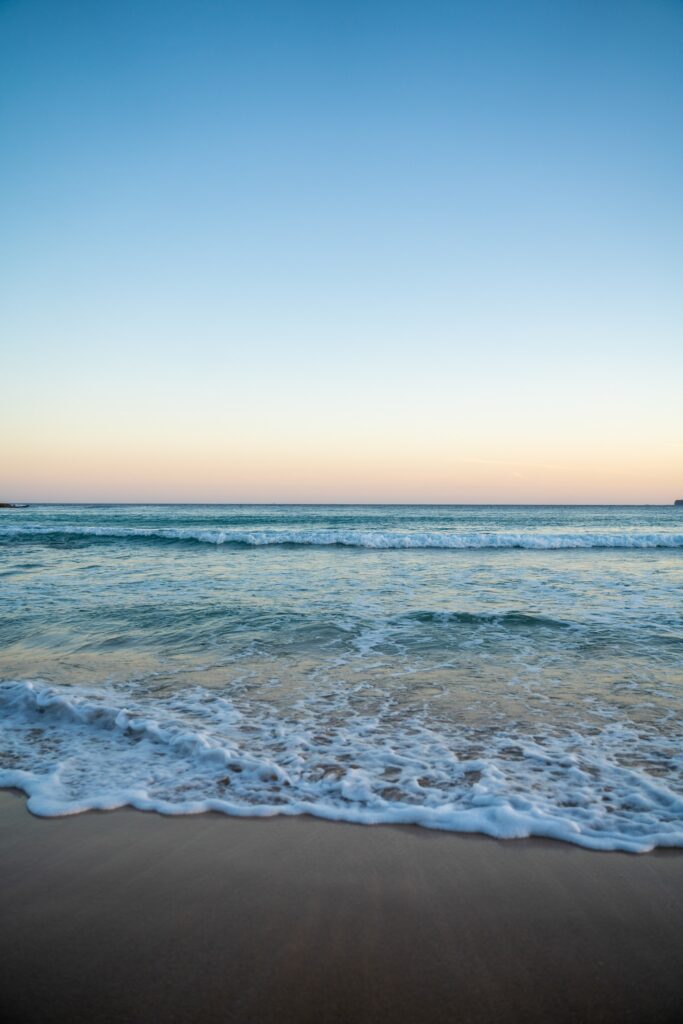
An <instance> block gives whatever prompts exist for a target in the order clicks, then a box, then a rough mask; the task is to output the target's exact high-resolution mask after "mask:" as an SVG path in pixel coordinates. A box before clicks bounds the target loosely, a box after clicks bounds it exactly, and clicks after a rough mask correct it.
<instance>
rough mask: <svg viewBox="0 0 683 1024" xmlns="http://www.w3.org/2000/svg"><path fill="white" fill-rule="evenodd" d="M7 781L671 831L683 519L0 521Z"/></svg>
mask: <svg viewBox="0 0 683 1024" xmlns="http://www.w3.org/2000/svg"><path fill="white" fill-rule="evenodd" d="M0 680H1V682H0V786H4V787H16V788H19V789H21V790H23V791H24V792H25V793H26V794H27V796H28V806H29V809H30V810H31V811H33V812H34V813H35V814H40V815H62V814H73V813H77V812H80V811H85V810H87V809H89V808H100V809H107V808H115V807H120V806H122V805H130V806H132V807H137V808H140V809H144V810H156V811H160V812H162V813H166V814H193V813H197V812H200V811H204V810H209V809H211V810H215V811H221V812H224V813H226V814H232V815H243V816H256V815H258V816H264V815H276V814H313V815H317V816H319V817H323V818H330V819H337V820H342V821H349V822H359V823H367V824H375V823H381V822H401V823H414V824H418V825H422V826H425V827H428V828H438V829H448V830H452V831H456V832H460V831H462V832H482V833H486V834H488V835H492V836H499V837H506V838H508V837H509V838H512V837H521V836H530V835H535V836H549V837H553V838H556V839H562V840H566V841H570V842H574V843H578V844H580V845H582V846H585V847H590V848H594V849H603V850H614V849H620V850H630V851H644V850H648V849H651V848H653V847H655V846H683V726H682V714H681V712H682V710H683V509H678V508H674V507H633V506H628V507H596V506H591V507H575V506H558V507H540V506H532V507H519V506H471V507H463V506H452V507H446V506H263V505H259V506H243V505H240V506H217V505H207V506H196V505H192V506H190V505H173V506H170V505H166V506H135V505H118V506H114V505H107V506H104V505H100V506H93V505H43V506H40V505H36V506H32V507H30V508H26V509H17V510H3V511H2V512H1V513H0Z"/></svg>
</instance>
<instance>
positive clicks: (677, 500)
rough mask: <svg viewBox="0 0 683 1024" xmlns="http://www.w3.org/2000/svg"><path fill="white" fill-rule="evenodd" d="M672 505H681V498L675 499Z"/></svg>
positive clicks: (682, 500)
mask: <svg viewBox="0 0 683 1024" xmlns="http://www.w3.org/2000/svg"><path fill="white" fill-rule="evenodd" d="M674 505H683V498H676V500H675V501H674Z"/></svg>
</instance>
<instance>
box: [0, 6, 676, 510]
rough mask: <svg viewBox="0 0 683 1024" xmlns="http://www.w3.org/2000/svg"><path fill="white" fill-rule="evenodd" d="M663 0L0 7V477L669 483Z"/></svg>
mask: <svg viewBox="0 0 683 1024" xmlns="http://www.w3.org/2000/svg"><path fill="white" fill-rule="evenodd" d="M682 54H683V3H682V2H680V0H586V2H582V0H573V2H569V0H567V2H563V0H517V2H514V3H513V2H511V0H481V2H480V3H472V2H471V0H468V2H458V0H450V2H443V3H442V2H434V0H414V2H401V0H391V2H386V3H385V2H381V0H376V2H375V0H363V2H354V0H343V2H335V0H328V2H320V0H316V2H294V0H290V2H286V0H281V2H278V3H264V2H260V0H249V2H243V3H231V2H229V0H223V2H218V0H159V2H153V0H116V2H115V3H114V2H112V0H109V2H103V0H79V2H77V0H59V3H55V2H54V0H0V225H2V227H1V230H0V236H1V241H0V391H1V395H0V492H1V493H0V500H29V501H39V500H45V501H157V500H158V501H176V500H177V501H240V502H241V501H247V502H248V501H265V502H270V501H274V502H278V501H293V502H297V501H302V502H305V501H340V502H357V501H370V502H385V501H386V502H416V501H424V502H603V501H604V502H635V503H638V502H654V503H658V502H663V503H667V504H668V503H670V502H671V501H672V500H673V499H674V498H675V497H683V59H682V58H681V55H682Z"/></svg>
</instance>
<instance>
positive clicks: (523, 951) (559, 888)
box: [0, 792, 683, 1024]
mask: <svg viewBox="0 0 683 1024" xmlns="http://www.w3.org/2000/svg"><path fill="white" fill-rule="evenodd" d="M0 826H1V827H0V878H1V879H2V882H1V883H0V915H1V917H2V921H3V928H2V937H1V940H0V941H1V944H2V945H1V948H0V971H1V972H2V984H1V993H2V997H1V998H2V1007H1V1008H2V1011H3V1019H5V1020H8V1021H12V1022H24V1024H33V1022H36V1024H37V1022H40V1024H52V1022H54V1024H57V1022H67V1021H88V1022H92V1024H100V1022H103V1024H104V1022H114V1021H116V1022H122V1021H125V1022H131V1024H132V1022H143V1021H144V1022H149V1021H164V1022H166V1021H168V1022H178V1024H185V1022H190V1021H196V1022H199V1021H202V1022H214V1021H215V1022H218V1021H235V1022H242V1021H244V1022H246V1021H250V1022H251V1021H254V1022H256V1021H259V1022H273V1024H275V1022H278V1024H282V1022H289V1021H291V1022H294V1021H296V1022H314V1021H316V1022H317V1021H321V1022H356V1021H358V1022H374V1021H381V1020H386V1021H397V1022H406V1024H408V1022H410V1024H416V1022H419V1021H429V1022H439V1021H444V1022H446V1021H448V1022H452V1021H462V1022H473V1024H479V1022H481V1024H484V1022H486V1024H488V1022H494V1021H505V1022H509V1021H524V1022H535V1021H538V1022H541V1021H554V1022H565V1021H566V1022H569V1021H572V1022H576V1021H589V1020H590V1021H591V1022H614V1024H617V1022H619V1024H624V1022H628V1021H632V1022H646V1021H647V1022H669V1021H670V1022H672V1024H673V1022H674V1021H679V1020H680V1019H681V1014H683V854H682V853H681V852H680V851H679V850H672V851H661V850H660V851H657V852H654V853H650V854H644V855H630V854H625V853H618V852H610V853H596V852H592V851H586V850H582V849H580V848H579V847H576V846H572V845H569V844H566V843H558V842H553V841H550V840H538V839H530V840H516V841H500V840H494V839H487V838H484V837H480V836H462V835H453V834H447V833H440V832H436V831H432V830H426V829H419V828H414V827H405V826H402V827H394V826H376V827H367V826H354V825H347V824H338V823H329V822H322V821H317V820H314V819H311V818H305V817H300V818H285V817H283V818H275V819H271V820H265V821H264V820H261V821H259V820H253V819H252V820H239V819H235V818H229V817H226V816H223V815H217V814H204V815H196V816H190V815H188V816H183V817H164V816H161V815H156V814H143V813H140V812H136V811H131V810H121V811H116V812H112V813H108V814H103V813H96V812H95V813H88V814H82V815H78V816H74V817H64V818H58V819H51V820H47V819H40V818H36V817H34V816H32V815H30V814H29V813H28V812H27V811H26V807H25V801H24V800H23V798H22V797H20V796H19V795H16V794H14V793H10V792H3V793H2V794H0Z"/></svg>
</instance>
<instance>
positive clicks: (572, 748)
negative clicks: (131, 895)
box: [0, 680, 683, 852]
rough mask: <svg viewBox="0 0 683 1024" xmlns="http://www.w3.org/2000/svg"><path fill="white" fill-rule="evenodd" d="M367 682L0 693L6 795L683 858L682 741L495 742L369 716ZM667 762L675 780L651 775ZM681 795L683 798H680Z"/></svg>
mask: <svg viewBox="0 0 683 1024" xmlns="http://www.w3.org/2000/svg"><path fill="white" fill-rule="evenodd" d="M362 690H363V686H362V684H359V685H358V686H356V687H352V688H350V689H349V690H346V691H338V692H328V691H326V692H321V693H320V694H318V695H317V696H316V697H314V698H311V699H309V700H307V701H306V702H305V703H304V702H301V703H299V704H298V705H296V706H295V707H293V708H292V709H290V711H288V712H283V711H282V710H278V709H277V708H276V707H275V706H272V705H270V704H269V703H268V702H264V701H258V702H251V703H250V704H248V705H247V706H245V705H242V706H240V704H239V702H236V701H233V700H232V699H230V697H229V696H228V695H226V694H225V693H221V692H218V693H217V692H216V691H214V690H208V689H202V688H201V687H193V688H192V689H187V690H183V691H180V692H177V693H173V694H171V695H168V694H167V695H165V696H161V695H159V694H153V693H149V692H146V691H143V690H141V689H136V687H135V686H133V685H132V684H128V685H126V686H118V687H115V686H108V687H103V688H100V689H97V690H88V689H83V688H78V687H73V686H54V685H48V684H47V683H44V682H40V681H26V680H23V681H15V682H6V683H3V684H0V710H1V711H2V716H1V724H0V741H1V744H0V746H1V749H2V750H3V752H4V753H3V756H2V761H1V762H0V763H1V764H2V768H0V786H3V787H16V788H19V789H21V790H23V791H24V792H25V793H26V794H27V796H28V806H29V809H30V810H31V811H32V812H33V813H35V814H38V815H45V816H53V815H66V814H76V813H79V812H82V811H86V810H89V809H95V808H98V809H112V808H115V807H121V806H131V807H136V808H139V809H141V810H153V811H158V812H161V813H163V814H196V813H200V812H203V811H209V810H212V811H220V812H223V813H225V814H230V815H239V816H271V815H278V814H287V815H297V814H311V815H316V816H318V817H321V818H328V819H333V820H339V821H347V822H358V823H365V824H378V823H404V824H416V825H421V826H424V827H427V828H436V829H445V830H450V831H454V832H480V833H484V834H486V835H490V836H497V837H501V838H519V837H525V836H545V837H550V838H554V839H561V840H565V841H568V842H572V843H576V844H578V845H580V846H584V847H587V848H590V849H597V850H626V851H631V852H641V851H645V850H650V849H652V848H653V847H656V846H683V796H681V795H680V792H677V789H678V790H680V787H681V781H682V776H683V758H681V755H680V750H681V747H680V743H679V741H680V737H679V738H678V740H676V738H675V737H671V738H670V742H669V747H668V753H667V751H666V750H664V749H663V747H662V744H661V736H660V735H659V734H657V733H656V732H655V731H652V732H650V733H649V734H648V733H647V732H646V731H644V730H643V729H640V730H637V729H635V728H634V727H633V725H632V724H631V723H629V722H628V720H626V719H623V720H615V719H614V717H613V716H611V717H610V716H606V718H605V721H604V724H603V727H602V728H601V729H600V730H597V731H596V730H595V729H588V728H587V729H586V730H584V731H581V730H580V729H577V728H573V729H571V730H565V731H563V732H561V731H559V730H557V729H553V728H551V727H546V729H545V730H544V731H543V732H542V733H540V734H539V732H538V731H535V732H534V734H533V735H529V734H525V733H524V731H522V730H520V729H519V728H518V727H516V726H515V723H513V722H510V723H508V725H507V726H505V727H502V726H501V725H500V724H497V725H496V726H495V727H494V726H493V725H492V726H491V727H490V728H488V729H486V730H482V729H481V728H478V729H472V728H468V727H465V726H464V725H460V726H459V725H458V724H457V723H444V722H435V721H432V720H430V718H429V717H428V716H427V715H426V714H420V713H419V712H416V711H415V710H413V711H411V712H410V713H406V711H405V709H401V708H400V707H399V706H398V705H397V704H396V703H395V702H394V701H392V700H391V698H390V697H385V698H382V699H381V701H380V702H379V703H375V704H374V706H373V708H372V711H371V712H369V711H368V710H367V709H366V710H363V711H359V710H358V703H357V701H358V697H359V695H360V694H361V693H362ZM667 757H668V764H667V772H666V782H665V781H663V779H662V778H661V776H660V777H658V776H655V775H654V774H652V772H651V769H654V766H655V765H657V766H658V768H659V770H661V766H662V762H663V759H665V758H667ZM674 787H676V788H674Z"/></svg>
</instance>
